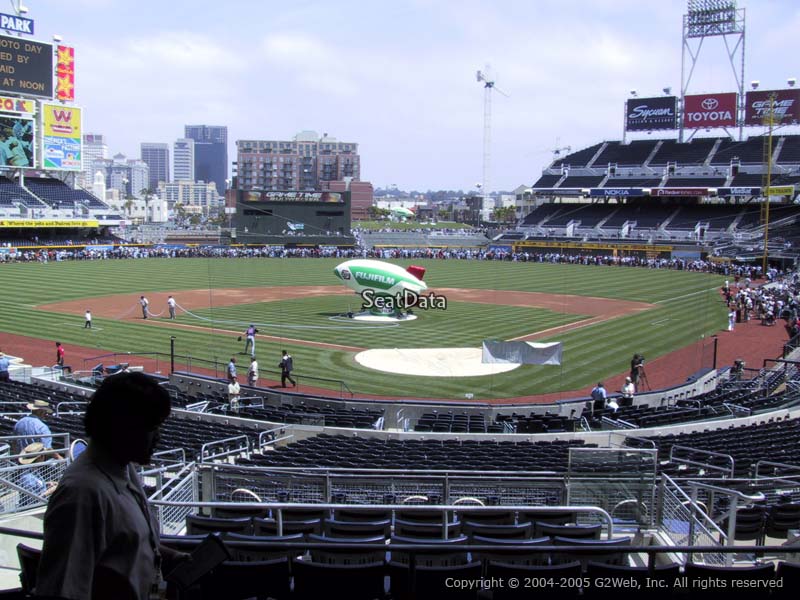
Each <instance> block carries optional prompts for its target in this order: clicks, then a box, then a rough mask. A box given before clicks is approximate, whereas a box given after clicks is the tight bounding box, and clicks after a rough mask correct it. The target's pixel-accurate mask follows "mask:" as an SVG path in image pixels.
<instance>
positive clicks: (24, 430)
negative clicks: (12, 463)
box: [14, 400, 53, 454]
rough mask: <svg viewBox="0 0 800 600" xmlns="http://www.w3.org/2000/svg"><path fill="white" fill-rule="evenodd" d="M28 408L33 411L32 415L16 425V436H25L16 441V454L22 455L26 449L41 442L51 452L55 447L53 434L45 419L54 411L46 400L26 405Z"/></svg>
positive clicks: (23, 418)
mask: <svg viewBox="0 0 800 600" xmlns="http://www.w3.org/2000/svg"><path fill="white" fill-rule="evenodd" d="M26 408H27V409H28V410H29V411H31V414H29V415H28V416H27V417H22V418H21V419H20V420H19V421H17V424H16V425H14V435H20V436H24V437H22V438H20V439H18V440H15V443H16V449H15V453H16V454H22V451H23V449H24V448H26V447H27V446H30V445H31V444H35V443H36V442H41V443H42V444H44V447H45V448H46V449H48V450H49V449H50V448H52V447H53V433H52V432H51V431H50V428H49V427H48V426H47V424H46V423H45V422H44V420H43V419H44V418H45V417H46V416H47V415H49V414H52V412H53V409H52V408H50V405H49V404H48V403H47V402H46V401H45V400H36V401H35V402H32V403H31V404H28V405H26Z"/></svg>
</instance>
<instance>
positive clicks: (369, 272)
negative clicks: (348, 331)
mask: <svg viewBox="0 0 800 600" xmlns="http://www.w3.org/2000/svg"><path fill="white" fill-rule="evenodd" d="M333 272H334V273H335V274H336V276H337V277H338V278H339V279H341V280H342V283H344V285H346V286H347V287H348V288H350V289H351V290H353V291H354V292H355V293H356V294H361V293H362V292H364V291H365V290H371V291H373V292H375V293H376V294H382V295H387V296H394V295H396V294H402V293H403V292H405V291H409V292H414V293H415V294H419V293H421V292H424V291H425V290H427V289H428V285H427V284H426V283H425V282H424V281H422V278H423V277H424V276H425V268H424V267H418V266H415V265H412V266H410V267H408V269H404V268H403V267H400V266H398V265H393V264H391V263H385V262H383V261H380V260H348V261H347V262H343V263H342V264H340V265H338V266H337V267H336V268H335V269H334V270H333Z"/></svg>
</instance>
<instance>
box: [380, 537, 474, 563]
mask: <svg viewBox="0 0 800 600" xmlns="http://www.w3.org/2000/svg"><path fill="white" fill-rule="evenodd" d="M467 541H468V540H467V536H465V535H462V536H459V537H456V538H452V539H448V540H442V539H439V540H433V539H427V538H411V537H403V536H399V535H393V536H392V537H391V538H390V539H389V551H390V557H391V560H392V561H394V562H400V563H403V564H410V562H411V555H412V554H413V556H414V561H415V562H416V564H417V565H421V566H428V567H437V566H452V565H463V564H466V563H467V562H468V561H467V551H466V550H464V549H462V548H460V546H463V545H465V544H466V543H467ZM398 544H405V545H410V546H413V545H425V546H427V548H425V549H420V550H396V549H394V548H392V545H395V546H396V545H398ZM431 546H434V547H433V548H431Z"/></svg>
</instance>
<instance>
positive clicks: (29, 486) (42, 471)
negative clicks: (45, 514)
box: [0, 450, 70, 514]
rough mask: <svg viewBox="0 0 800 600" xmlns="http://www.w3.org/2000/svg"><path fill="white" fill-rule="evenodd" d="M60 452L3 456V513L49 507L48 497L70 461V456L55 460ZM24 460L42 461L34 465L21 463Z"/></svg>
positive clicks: (0, 476)
mask: <svg viewBox="0 0 800 600" xmlns="http://www.w3.org/2000/svg"><path fill="white" fill-rule="evenodd" d="M57 452H58V451H57V450H44V451H42V452H28V453H25V454H7V455H5V456H2V457H0V513H3V514H9V513H16V512H20V511H24V510H29V509H32V508H38V507H40V506H44V505H45V504H47V497H48V496H49V495H50V494H51V493H52V492H53V490H54V489H55V487H56V485H57V484H58V482H59V480H60V479H61V476H62V475H63V474H64V471H65V470H66V468H67V467H68V466H69V462H70V461H69V457H68V456H62V457H61V458H55V455H56V453H57ZM62 452H64V451H63V450H62ZM22 457H25V458H26V459H29V458H31V457H42V458H41V460H37V461H36V462H33V463H30V464H21V463H20V462H19V459H20V458H22Z"/></svg>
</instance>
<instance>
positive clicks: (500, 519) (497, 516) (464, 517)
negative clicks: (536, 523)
mask: <svg viewBox="0 0 800 600" xmlns="http://www.w3.org/2000/svg"><path fill="white" fill-rule="evenodd" d="M456 516H457V517H458V519H460V520H461V522H463V523H466V521H470V522H471V523H475V524H481V525H513V524H514V520H515V519H514V513H513V512H512V511H510V510H504V511H498V512H487V511H476V510H472V511H471V510H463V511H462V510H459V511H458V512H457V513H456ZM440 520H441V519H440ZM522 521H527V519H522Z"/></svg>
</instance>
